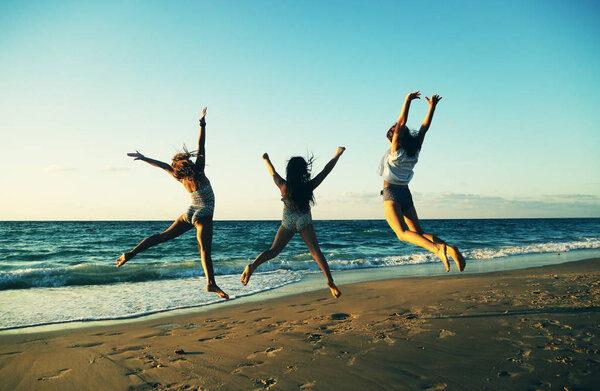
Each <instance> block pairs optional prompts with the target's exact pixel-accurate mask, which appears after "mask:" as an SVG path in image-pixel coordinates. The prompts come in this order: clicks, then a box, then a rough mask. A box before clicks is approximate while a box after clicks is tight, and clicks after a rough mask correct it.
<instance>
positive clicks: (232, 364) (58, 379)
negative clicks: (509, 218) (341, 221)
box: [0, 259, 600, 390]
mask: <svg viewBox="0 0 600 391" xmlns="http://www.w3.org/2000/svg"><path fill="white" fill-rule="evenodd" d="M341 289H342V291H343V293H344V295H343V296H342V298H341V299H340V300H337V301H336V300H335V299H334V298H332V297H331V295H330V293H329V290H328V289H322V290H320V291H317V292H308V293H303V294H299V295H295V296H287V297H282V298H277V299H273V300H268V301H263V302H254V303H245V304H241V305H232V306H229V307H225V308H220V309H216V310H213V311H208V312H201V313H196V314H186V315H177V316H167V317H164V318H161V319H160V320H156V319H154V320H151V321H150V320H141V321H139V322H135V323H127V324H117V325H110V326H100V327H92V328H82V329H73V330H64V331H57V332H46V333H34V334H14V335H6V334H5V335H0V389H1V390H91V389H94V390H145V389H166V390H196V389H200V390H253V389H258V390H264V389H273V390H277V389H280V390H296V389H300V390H379V389H383V390H396V389H408V390H486V389H487V390H496V389H506V390H508V389H511V390H513V389H514V390H593V389H598V388H597V387H599V385H600V354H599V348H600V338H599V333H600V329H599V325H600V295H599V294H600V259H592V260H586V261H579V262H571V263H566V264H562V265H555V266H546V267H540V268H532V269H524V270H515V271H508V272H494V273H488V274H470V275H469V274H468V275H458V274H450V275H446V276H443V277H422V278H406V279H396V280H386V281H376V282H366V283H358V284H352V285H345V286H342V287H341ZM199 294H206V293H204V292H199Z"/></svg>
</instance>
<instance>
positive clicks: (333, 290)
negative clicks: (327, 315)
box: [327, 282, 342, 299]
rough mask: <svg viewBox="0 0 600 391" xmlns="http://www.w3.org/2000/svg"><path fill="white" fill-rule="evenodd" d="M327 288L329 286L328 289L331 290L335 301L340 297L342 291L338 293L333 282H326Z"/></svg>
mask: <svg viewBox="0 0 600 391" xmlns="http://www.w3.org/2000/svg"><path fill="white" fill-rule="evenodd" d="M327 286H329V289H330V290H331V294H332V295H333V297H335V298H336V299H337V298H339V297H340V296H341V295H342V291H340V290H339V289H338V287H337V286H335V284H334V283H333V282H328V283H327Z"/></svg>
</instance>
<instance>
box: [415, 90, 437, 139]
mask: <svg viewBox="0 0 600 391" xmlns="http://www.w3.org/2000/svg"><path fill="white" fill-rule="evenodd" d="M425 99H427V102H428V103H429V111H428V112H427V116H426V117H425V119H424V120H423V123H422V124H421V129H419V136H418V137H419V145H422V144H423V140H424V139H425V133H427V131H428V130H429V126H430V125H431V120H432V119H433V113H434V112H435V107H436V106H437V104H438V102H439V101H440V100H442V97H441V96H439V95H438V94H434V95H431V99H429V98H428V97H425Z"/></svg>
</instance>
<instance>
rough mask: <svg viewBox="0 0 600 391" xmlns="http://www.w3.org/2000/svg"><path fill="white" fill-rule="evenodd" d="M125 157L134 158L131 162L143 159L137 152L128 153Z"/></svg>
mask: <svg viewBox="0 0 600 391" xmlns="http://www.w3.org/2000/svg"><path fill="white" fill-rule="evenodd" d="M127 156H129V157H134V158H135V159H133V160H141V159H143V158H145V156H144V155H142V154H141V153H139V152H138V151H137V150H136V151H135V153H133V152H130V153H128V154H127Z"/></svg>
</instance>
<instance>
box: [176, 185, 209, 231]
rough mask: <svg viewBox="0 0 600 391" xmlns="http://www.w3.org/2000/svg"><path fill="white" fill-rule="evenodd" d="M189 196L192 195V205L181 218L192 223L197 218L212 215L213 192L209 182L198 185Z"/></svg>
mask: <svg viewBox="0 0 600 391" xmlns="http://www.w3.org/2000/svg"><path fill="white" fill-rule="evenodd" d="M207 181H208V179H207ZM190 196H191V197H192V205H190V207H189V208H188V210H187V211H186V212H185V213H184V214H183V220H184V221H185V222H186V223H189V224H192V225H194V224H196V222H197V221H198V219H199V218H201V217H206V216H212V215H213V213H214V210H215V193H213V189H212V186H211V185H210V182H208V183H207V184H206V185H203V186H201V187H198V189H197V190H196V191H195V192H193V193H190Z"/></svg>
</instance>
